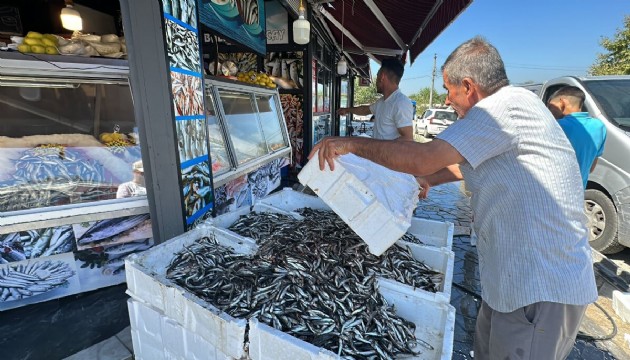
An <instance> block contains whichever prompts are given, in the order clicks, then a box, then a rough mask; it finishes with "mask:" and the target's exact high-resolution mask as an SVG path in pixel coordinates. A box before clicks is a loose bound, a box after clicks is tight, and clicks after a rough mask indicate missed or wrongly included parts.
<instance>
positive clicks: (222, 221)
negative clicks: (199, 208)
mask: <svg viewBox="0 0 630 360" xmlns="http://www.w3.org/2000/svg"><path fill="white" fill-rule="evenodd" d="M252 211H253V212H272V213H279V214H285V215H291V216H293V217H295V218H298V219H299V218H301V216H299V215H298V214H295V213H289V212H287V211H285V210H283V209H280V208H278V207H275V206H273V205H268V204H264V203H256V204H254V205H253V206H251V207H249V206H243V207H241V208H239V209H237V210H235V211H232V212H229V213H226V214H222V215H219V216H217V217H215V218H212V219H209V220H208V224H212V225H214V226H216V227H217V228H223V229H227V228H228V227H230V226H231V225H232V224H234V223H235V222H237V221H238V219H239V218H240V217H241V216H244V215H247V214H249V213H250V212H252Z"/></svg>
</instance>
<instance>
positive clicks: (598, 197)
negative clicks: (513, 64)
mask: <svg viewBox="0 0 630 360" xmlns="http://www.w3.org/2000/svg"><path fill="white" fill-rule="evenodd" d="M565 85H570V86H576V87H578V88H580V89H582V91H584V94H585V95H586V99H585V101H584V109H583V111H588V113H589V114H590V116H592V117H594V118H598V119H600V120H601V121H603V122H604V124H605V125H606V131H607V138H606V143H605V144H604V154H603V155H602V156H601V157H600V158H599V160H598V162H597V166H596V167H595V170H594V171H593V172H592V173H591V174H590V176H589V178H588V184H587V186H586V192H585V194H584V198H585V204H584V205H585V208H586V213H587V215H588V221H589V223H588V226H589V230H590V242H591V246H592V247H593V248H594V249H596V250H599V251H601V252H602V253H604V254H614V253H616V252H619V251H621V250H623V249H624V247H630V76H594V77H574V76H567V77H561V78H556V79H552V80H549V81H547V82H546V83H545V84H544V85H543V87H542V88H541V89H540V94H539V95H540V97H541V99H542V100H543V101H544V102H545V103H547V100H548V99H549V97H550V96H551V94H553V93H554V92H555V91H556V90H557V89H559V88H560V87H562V86H565Z"/></svg>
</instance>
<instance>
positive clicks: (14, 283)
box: [0, 253, 81, 311]
mask: <svg viewBox="0 0 630 360" xmlns="http://www.w3.org/2000/svg"><path fill="white" fill-rule="evenodd" d="M0 278H2V281H0V311H2V310H7V309H12V308H15V307H19V306H24V305H28V304H34V303H37V302H42V301H46V300H51V299H56V298H60V297H64V296H67V295H71V294H76V293H78V292H80V291H81V285H80V282H79V278H78V276H77V269H76V264H75V262H74V256H73V255H72V253H65V254H59V255H51V256H47V257H45V258H37V259H29V260H23V261H20V262H17V263H9V264H2V265H0Z"/></svg>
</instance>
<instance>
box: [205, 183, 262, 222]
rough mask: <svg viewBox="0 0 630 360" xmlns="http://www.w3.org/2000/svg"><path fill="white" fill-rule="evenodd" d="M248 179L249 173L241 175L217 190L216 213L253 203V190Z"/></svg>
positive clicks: (219, 213) (220, 213)
mask: <svg viewBox="0 0 630 360" xmlns="http://www.w3.org/2000/svg"><path fill="white" fill-rule="evenodd" d="M247 179H248V177H247V175H243V176H239V177H238V178H236V179H234V180H231V181H229V182H228V183H227V184H225V185H222V186H219V187H218V188H217V189H216V190H215V203H216V204H215V206H214V207H215V210H214V211H215V215H217V216H218V215H222V214H225V213H228V212H231V211H234V210H236V209H238V208H240V207H243V206H250V205H252V203H253V202H252V192H251V187H250V185H249V182H248V181H247Z"/></svg>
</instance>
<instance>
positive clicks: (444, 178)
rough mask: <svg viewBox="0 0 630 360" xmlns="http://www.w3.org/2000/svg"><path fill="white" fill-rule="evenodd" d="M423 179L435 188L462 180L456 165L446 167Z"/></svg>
mask: <svg viewBox="0 0 630 360" xmlns="http://www.w3.org/2000/svg"><path fill="white" fill-rule="evenodd" d="M424 178H425V180H426V181H427V182H428V183H429V184H431V186H437V185H441V184H446V183H449V182H453V181H459V180H463V179H464V177H463V176H462V172H461V171H460V169H459V165H458V164H455V165H450V166H447V167H445V168H444V169H442V170H439V171H438V172H436V173H433V174H431V175H427V176H425V177H424Z"/></svg>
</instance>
